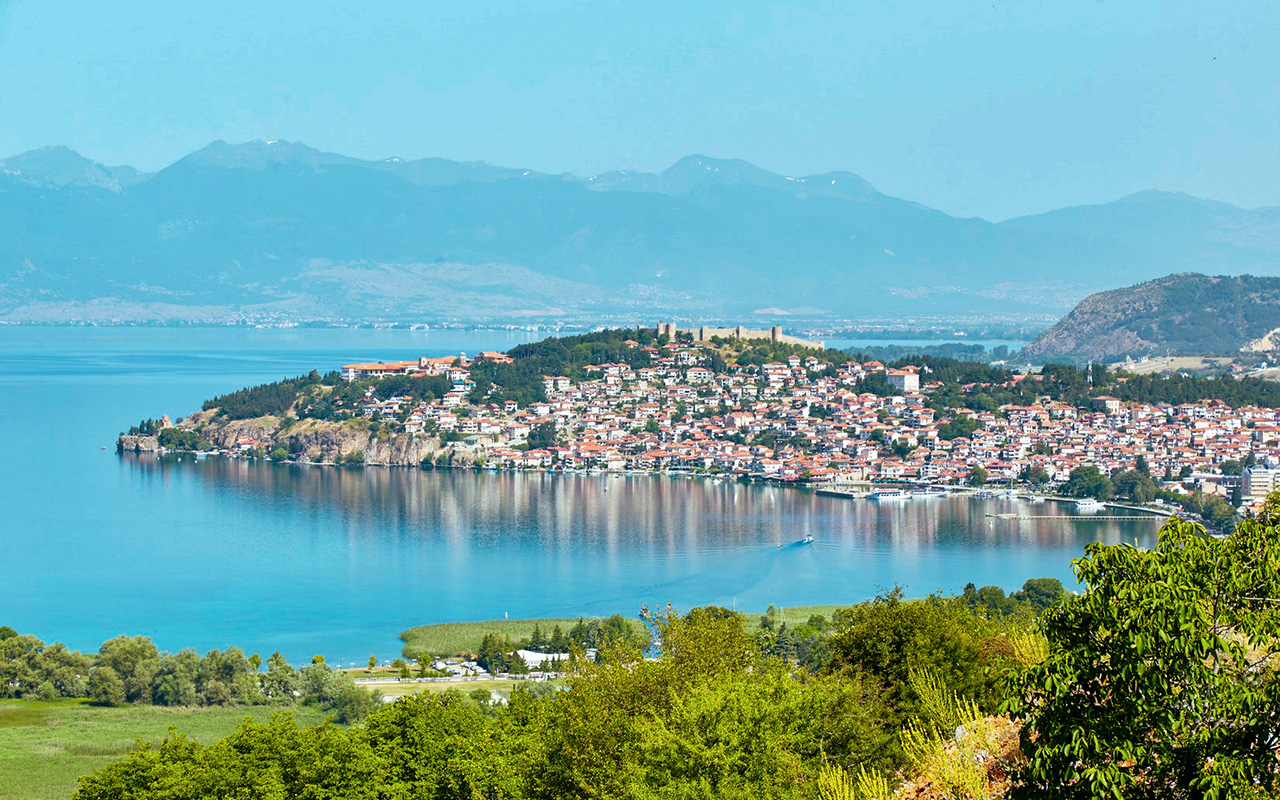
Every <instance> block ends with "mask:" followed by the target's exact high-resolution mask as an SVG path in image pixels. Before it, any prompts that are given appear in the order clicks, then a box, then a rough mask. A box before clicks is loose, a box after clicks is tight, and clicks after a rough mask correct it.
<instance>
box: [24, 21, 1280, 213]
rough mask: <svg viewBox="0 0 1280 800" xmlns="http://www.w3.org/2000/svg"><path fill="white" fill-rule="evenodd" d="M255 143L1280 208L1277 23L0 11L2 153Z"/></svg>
mask: <svg viewBox="0 0 1280 800" xmlns="http://www.w3.org/2000/svg"><path fill="white" fill-rule="evenodd" d="M256 138H282V139H295V140H301V141H304V142H306V143H308V144H310V145H313V146H316V147H320V148H322V149H326V150H334V151H338V152H342V153H346V154H350V155H355V156H362V157H368V158H377V157H383V156H388V155H399V156H403V157H420V156H443V157H447V158H455V159H464V160H470V159H483V160H486V161H490V162H493V163H498V164H503V165H508V166H519V167H528V168H533V169H537V170H543V171H549V172H559V171H569V172H575V173H580V174H591V173H594V172H600V171H603V170H607V169H614V168H635V169H643V170H660V169H662V168H663V167H665V166H667V165H669V164H670V163H671V162H672V161H674V160H675V159H677V158H679V157H680V156H683V155H687V154H689V153H705V154H708V155H715V156H725V157H738V158H745V159H747V160H749V161H752V162H754V163H756V164H759V165H760V166H763V167H766V168H768V169H771V170H775V171H778V172H783V173H787V174H803V173H812V172H822V171H826V170H831V169H847V170H851V171H853V172H857V173H859V174H861V175H863V176H864V177H866V178H867V179H868V180H870V181H871V182H872V183H874V184H875V185H876V186H877V187H879V188H880V189H881V190H882V191H886V192H889V193H891V194H897V195H900V196H904V197H908V198H911V199H914V200H918V201H920V202H922V203H926V204H928V205H932V206H936V207H938V208H941V209H943V210H945V211H948V212H951V213H955V214H966V215H968V214H976V215H982V216H986V217H988V218H995V219H999V218H1003V217H1007V216H1011V215H1016V214H1021V213H1029V212H1035V211H1040V210H1045V209H1048V208H1052V207H1056V206H1061V205H1069V204H1078V203H1087V202H1100V201H1106V200H1110V199H1114V198H1116V197H1119V196H1121V195H1124V194H1127V193H1129V192H1133V191H1137V190H1141V189H1146V188H1161V189H1170V190H1180V191H1186V192H1191V193H1193V194H1197V195H1201V196H1206V197H1213V198H1217V199H1222V200H1227V201H1230V202H1235V203H1239V204H1243V205H1248V206H1253V205H1280V5H1277V3H1276V1H1275V0H1265V1H1264V2H1245V1H1242V0H1231V2H1197V3H1186V2H1172V1H1171V0H1162V1H1160V2H1132V1H1129V0H1125V1H1124V2H1106V3H1091V2H1034V1H1028V0H1020V2H1016V3H1005V2H1001V3H998V4H991V3H976V4H975V3H964V2H957V1H956V0H943V1H942V2H916V3H912V2H901V1H900V2H883V3H882V2H856V0H850V1H849V2H841V3H824V2H813V3H796V4H776V5H775V4H763V3H752V2H750V0H747V1H746V2H744V1H743V0H736V2H720V1H719V0H712V1H709V0H701V1H698V2H688V1H687V0H686V1H685V2H678V3H672V2H663V1H655V0H648V1H647V2H634V0H632V1H631V2H611V1H609V0H604V1H601V0H595V1H594V2H525V3H519V2H511V0H505V2H497V3H490V2H476V0H467V2H462V3H458V2H453V3H435V2H395V1H394V0H381V2H376V3H374V2H366V3H332V2H324V1H323V0H306V2H301V1H300V0H286V1H284V2H272V1H271V0H257V1H256V2H240V1H239V0H221V2H217V3H207V2H201V3H189V2H175V0H130V1H129V2H126V3H103V2H63V1H61V0H8V2H6V0H0V156H2V155H6V154H11V153H15V152H18V151H22V150H27V149H31V148H35V147H39V146H42V145H46V144H66V145H69V146H71V147H74V148H75V149H77V150H80V151H81V152H83V153H84V154H85V155H87V156H89V157H91V158H94V159H96V160H99V161H103V162H107V163H112V164H114V163H129V164H132V165H134V166H136V167H139V168H142V169H147V170H152V169H156V168H159V167H161V166H163V165H165V164H166V163H168V162H170V161H172V160H174V159H176V158H178V157H180V156H182V155H184V154H185V153H187V152H189V151H191V150H194V149H196V148H199V147H201V146H203V145H205V144H207V143H208V142H209V141H211V140H213V139H225V140H228V141H233V142H235V141H244V140H248V139H256Z"/></svg>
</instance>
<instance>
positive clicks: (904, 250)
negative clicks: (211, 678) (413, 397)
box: [0, 141, 1280, 322]
mask: <svg viewBox="0 0 1280 800" xmlns="http://www.w3.org/2000/svg"><path fill="white" fill-rule="evenodd" d="M1171 270H1197V271H1199V270H1205V271H1209V270H1211V271H1214V272H1221V273H1239V272H1252V273H1256V274H1280V209H1254V210H1246V209H1240V208H1237V207H1235V206H1230V205H1228V204H1224V203H1213V202H1210V201H1204V200H1198V199H1196V198H1190V197H1188V196H1185V195H1169V194H1165V193H1144V194H1142V195H1134V196H1131V197H1129V198H1123V199H1121V200H1119V201H1116V202H1114V203H1108V204H1104V205H1099V206H1086V207H1079V208H1072V209H1061V210H1059V211H1054V212H1049V213H1048V214H1040V215H1036V216H1033V217H1023V218H1019V219H1014V220H1009V221H1006V222H1002V223H991V222H988V221H986V220H982V219H976V218H969V219H961V218H957V217H952V216H950V215H947V214H945V213H943V212H941V211H937V210H935V209H930V208H927V207H925V206H922V205H920V204H918V203H915V202H912V201H909V200H904V199H900V198H896V197H892V196H890V195H886V194H884V193H882V192H879V191H878V190H876V189H875V187H873V186H872V185H871V184H870V183H868V182H867V181H866V180H864V179H862V178H861V177H859V176H858V175H856V174H853V173H850V172H830V173H824V174H821V175H810V176H786V175H778V174H776V173H772V172H769V171H767V170H764V169H761V168H759V167H756V166H754V165H752V164H750V163H748V162H746V161H741V160H737V159H719V158H712V157H709V156H704V155H694V156H688V157H686V158H683V159H680V160H679V161H677V162H676V163H675V164H673V165H672V166H670V167H668V168H667V169H665V170H663V171H662V172H660V173H642V172H633V171H615V172H606V173H602V174H599V175H595V176H591V177H580V176H575V175H567V174H561V175H552V174H547V173H540V172H537V171H534V170H526V169H517V168H509V167H501V166H494V165H491V164H487V163H483V162H457V161H450V160H447V159H439V158H424V159H400V158H387V159H382V160H377V161H371V160H364V159H358V158H352V157H349V156H344V155H339V154H335V153H326V152H323V151H320V150H317V149H315V148H311V147H308V146H306V145H304V144H301V143H297V142H287V141H255V142H247V143H244V144H228V143H226V142H221V141H218V142H213V143H211V144H210V145H208V146H206V147H204V148H202V149H200V150H198V151H196V152H194V153H191V154H189V155H187V156H185V157H184V158H182V159H179V160H178V161H176V162H174V163H173V164H170V165H169V166H167V167H165V168H164V169H162V170H159V171H158V172H155V173H150V174H147V173H142V172H139V171H138V170H134V169H132V168H130V167H122V166H118V167H109V166H105V165H102V164H99V163H97V162H94V161H92V160H90V159H88V158H85V157H83V156H81V155H80V154H78V153H75V152H74V151H72V150H69V149H67V148H59V147H53V148H42V149H40V150H35V151H31V152H29V153H23V154H20V155H17V156H13V157H11V158H7V159H4V160H3V161H0V320H9V321H14V320H38V321H69V320H109V319H123V320H129V319H138V320H144V319H147V320H151V319H162V320H167V319H175V320H176V319H193V320H194V319H209V320H227V319H236V318H243V317H248V318H252V319H264V320H269V319H279V320H303V319H346V320H355V319H388V320H412V321H433V320H469V321H495V320H515V321H518V320H521V319H535V318H536V319H576V320H586V321H592V320H594V321H609V320H620V321H628V322H634V321H636V320H638V319H649V318H650V317H654V315H658V316H660V317H662V318H669V317H671V316H679V317H682V318H697V319H702V320H711V319H736V318H741V317H743V316H744V315H750V313H751V312H752V311H753V310H755V309H766V308H767V309H771V310H772V311H771V314H772V315H774V316H786V315H796V316H804V317H808V318H817V319H822V318H844V319H848V318H879V319H884V318H886V317H892V316H901V315H921V314H926V315H940V314H945V315H950V316H953V317H960V316H964V315H971V316H974V315H984V316H990V315H1005V316H1022V317H1024V318H1025V317H1028V316H1041V317H1049V316H1050V315H1056V314H1059V313H1061V312H1063V311H1065V310H1066V309H1067V307H1068V306H1069V305H1070V303H1072V302H1073V301H1075V300H1077V299H1078V298H1080V297H1083V296H1084V295H1085V294H1087V293H1088V292H1090V291H1094V290H1097V289H1100V288H1104V287H1106V286H1108V285H1112V284H1113V282H1114V276H1115V275H1117V274H1125V275H1130V276H1133V277H1135V278H1138V279H1142V278H1153V277H1156V276H1158V275H1162V274H1166V273H1168V272H1169V271H1171Z"/></svg>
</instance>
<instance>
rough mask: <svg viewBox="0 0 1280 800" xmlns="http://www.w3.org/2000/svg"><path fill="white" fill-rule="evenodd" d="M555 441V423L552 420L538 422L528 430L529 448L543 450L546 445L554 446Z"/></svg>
mask: <svg viewBox="0 0 1280 800" xmlns="http://www.w3.org/2000/svg"><path fill="white" fill-rule="evenodd" d="M555 443H556V424H555V423H554V422H540V423H538V424H537V425H534V426H533V430H531V431H529V449H530V450H545V449H547V448H548V447H554V446H555Z"/></svg>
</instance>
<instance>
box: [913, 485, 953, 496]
mask: <svg viewBox="0 0 1280 800" xmlns="http://www.w3.org/2000/svg"><path fill="white" fill-rule="evenodd" d="M946 495H947V490H946V489H943V488H942V487H941V486H926V487H924V488H923V489H917V490H915V491H914V492H912V497H924V498H929V497H946Z"/></svg>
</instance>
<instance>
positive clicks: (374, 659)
mask: <svg viewBox="0 0 1280 800" xmlns="http://www.w3.org/2000/svg"><path fill="white" fill-rule="evenodd" d="M376 666H378V657H377V656H375V655H373V654H372V653H370V654H369V669H373V668H374V667H376ZM368 671H369V670H365V672H368Z"/></svg>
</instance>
